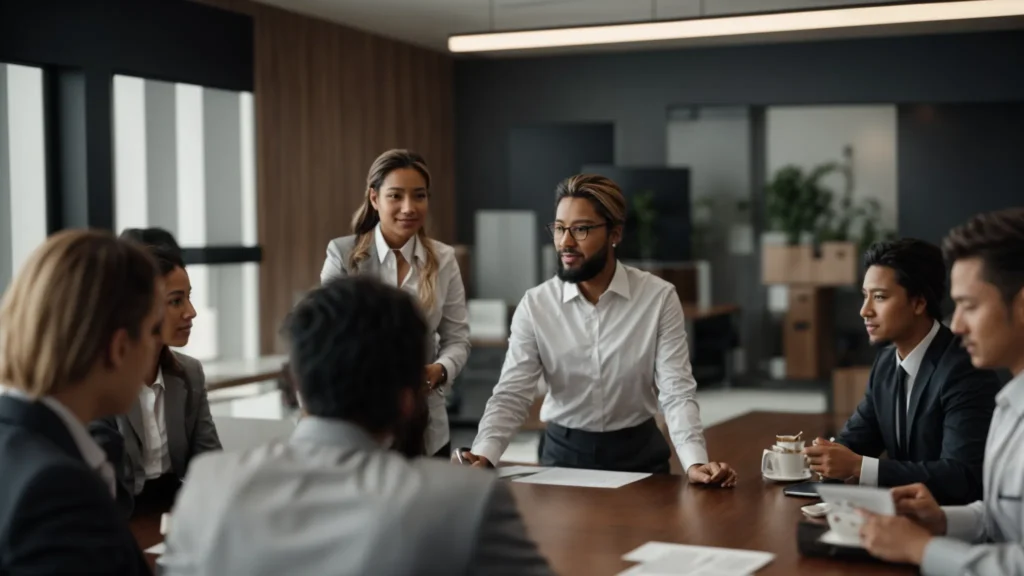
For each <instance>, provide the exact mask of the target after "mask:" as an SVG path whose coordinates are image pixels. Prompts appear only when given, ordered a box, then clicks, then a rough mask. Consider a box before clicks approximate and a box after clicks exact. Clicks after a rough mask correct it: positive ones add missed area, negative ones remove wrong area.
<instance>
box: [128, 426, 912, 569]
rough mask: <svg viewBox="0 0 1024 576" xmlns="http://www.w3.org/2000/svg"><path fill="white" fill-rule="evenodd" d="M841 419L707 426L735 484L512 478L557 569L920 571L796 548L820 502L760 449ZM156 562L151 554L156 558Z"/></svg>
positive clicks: (153, 537) (140, 533) (150, 520)
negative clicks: (650, 557) (664, 547)
mask: <svg viewBox="0 0 1024 576" xmlns="http://www.w3.org/2000/svg"><path fill="white" fill-rule="evenodd" d="M841 424H842V423H841V422H838V423H837V422H836V421H835V420H834V418H833V417H832V416H828V415H809V414H783V413H773V412H754V413H750V414H746V415H743V416H740V417H738V418H735V419H733V420H729V421H727V422H724V423H722V424H718V425H717V426H713V427H711V428H709V429H708V430H706V431H705V437H706V438H707V443H708V451H709V454H710V456H711V458H712V459H715V460H718V461H726V462H728V463H729V464H731V465H732V466H733V468H735V469H736V470H737V473H738V474H739V483H738V485H737V486H736V487H735V488H732V489H723V488H705V487H699V486H691V485H688V484H686V482H685V481H684V479H683V478H682V477H679V476H669V475H659V476H652V477H650V478H647V479H645V480H641V481H640V482H636V483H634V484H630V485H627V486H625V487H622V488H619V489H615V490H608V489H599V488H571V487H561V486H545V485H539V484H523V483H518V482H513V483H512V491H513V494H515V497H516V501H517V502H518V504H519V509H520V511H521V512H522V514H523V517H524V519H525V521H526V525H527V528H528V530H529V532H530V535H531V536H532V537H533V538H534V539H535V540H536V541H537V543H538V544H539V546H540V548H541V551H542V553H543V554H544V555H545V556H546V557H547V558H548V560H549V561H550V562H551V564H552V566H553V567H554V569H555V572H556V573H557V574H561V575H563V576H575V575H580V576H582V575H588V576H590V575H593V576H600V575H614V574H618V573H619V572H621V571H623V570H626V569H627V568H629V567H630V566H632V564H630V563H628V562H625V561H623V560H622V556H623V555H624V554H626V553H627V552H629V551H631V550H633V549H635V548H637V547H639V546H641V545H642V544H644V543H646V542H649V541H659V542H678V543H682V544H694V545H701V546H723V547H730V548H745V549H750V550H765V551H768V552H772V553H774V554H775V555H776V556H775V560H773V561H772V563H771V564H769V565H768V566H766V567H765V568H763V569H762V570H760V571H758V572H757V576H770V575H786V576H789V575H798V574H814V575H815V576H832V575H835V576H838V575H853V574H857V575H860V574H886V575H888V574H915V573H916V571H915V570H912V569H909V568H906V567H898V566H892V565H884V564H878V563H868V562H839V561H832V560H825V559H817V558H804V557H802V556H800V554H799V552H798V551H797V544H796V531H797V524H798V523H799V522H800V520H801V519H802V518H803V514H802V513H801V512H800V507H801V506H804V505H806V504H809V503H812V502H814V500H810V499H805V498H793V497H789V496H784V495H783V494H782V487H783V485H782V484H775V483H772V482H768V481H766V480H763V479H762V478H761V474H760V466H761V451H762V450H763V449H764V448H766V447H768V446H769V445H771V444H772V443H774V441H775V434H777V433H778V434H782V433H791V434H795V433H797V432H799V431H801V430H802V431H803V432H804V437H805V438H813V437H814V436H815V435H826V434H834V433H835V431H836V427H837V425H841ZM131 524H132V532H133V533H134V534H135V537H136V539H137V540H138V542H139V545H140V546H142V547H143V548H144V549H145V548H148V547H149V546H152V545H154V544H156V543H158V542H160V540H161V537H160V534H159V524H160V521H159V518H158V517H142V518H135V519H133V520H132V523H131ZM151 560H152V558H151Z"/></svg>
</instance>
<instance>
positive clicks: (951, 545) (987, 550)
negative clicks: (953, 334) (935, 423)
mask: <svg viewBox="0 0 1024 576" xmlns="http://www.w3.org/2000/svg"><path fill="white" fill-rule="evenodd" d="M1022 445H1024V372H1022V373H1019V374H1017V375H1016V376H1015V377H1014V378H1013V380H1011V381H1010V382H1009V383H1007V384H1006V386H1004V387H1003V389H1002V390H1000V391H999V394H997V395H996V409H995V412H994V413H993V414H992V426H991V428H989V432H988V439H987V440H986V441H985V465H984V468H983V471H982V477H983V480H984V484H983V485H984V500H978V501H977V502H973V503H971V504H968V505H967V506H943V507H942V510H943V512H945V513H946V535H945V536H944V537H939V538H932V540H931V541H930V542H929V543H928V545H927V546H926V547H925V549H924V558H923V560H922V562H921V573H922V574H928V575H933V574H934V575H943V576H944V575H953V574H971V575H979V576H980V575H988V574H1024V501H1022V499H1021V495H1022V494H1024V450H1021V449H1020V447H1021V446H1022Z"/></svg>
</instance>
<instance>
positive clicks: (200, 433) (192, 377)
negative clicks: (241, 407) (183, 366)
mask: <svg viewBox="0 0 1024 576" xmlns="http://www.w3.org/2000/svg"><path fill="white" fill-rule="evenodd" d="M188 384H189V386H190V387H191V388H192V393H193V394H194V395H195V399H196V402H195V410H196V411H197V414H196V427H195V429H194V430H193V431H192V443H191V446H190V448H191V451H190V454H189V458H190V459H191V458H195V457H196V455H198V454H202V453H203V452H210V451H213V450H220V449H221V444H220V436H219V435H218V434H217V426H216V425H215V424H214V423H213V415H211V414H210V400H209V399H208V398H207V397H206V374H205V373H204V372H203V365H202V364H200V363H199V362H198V361H197V362H196V363H195V367H194V369H193V370H190V373H189V383H188Z"/></svg>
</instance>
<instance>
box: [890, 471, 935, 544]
mask: <svg viewBox="0 0 1024 576" xmlns="http://www.w3.org/2000/svg"><path fill="white" fill-rule="evenodd" d="M892 501H893V502H894V503H895V504H896V513H898V514H902V515H904V516H906V517H908V518H910V519H911V520H913V521H914V522H917V523H918V524H920V525H921V526H922V527H924V528H925V529H926V530H928V532H930V533H932V534H933V535H935V536H942V535H944V534H945V533H946V513H945V512H944V511H943V510H942V507H941V506H939V503H938V502H936V501H935V497H934V496H932V493H931V491H930V490H928V487H927V486H925V485H924V484H921V483H920V482H918V483H917V484H908V485H907V486H898V487H896V488H893V489H892Z"/></svg>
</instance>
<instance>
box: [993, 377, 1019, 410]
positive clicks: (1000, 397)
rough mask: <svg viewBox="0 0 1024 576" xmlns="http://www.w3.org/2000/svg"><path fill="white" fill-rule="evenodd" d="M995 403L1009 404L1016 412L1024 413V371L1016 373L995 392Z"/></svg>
mask: <svg viewBox="0 0 1024 576" xmlns="http://www.w3.org/2000/svg"><path fill="white" fill-rule="evenodd" d="M996 404H997V405H999V406H1009V407H1011V408H1013V410H1014V411H1015V412H1016V413H1017V414H1024V372H1021V373H1020V374H1017V375H1016V376H1014V377H1013V379H1012V380H1010V381H1009V382H1007V383H1006V386H1003V389H1002V390H1000V391H999V394H996Z"/></svg>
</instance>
